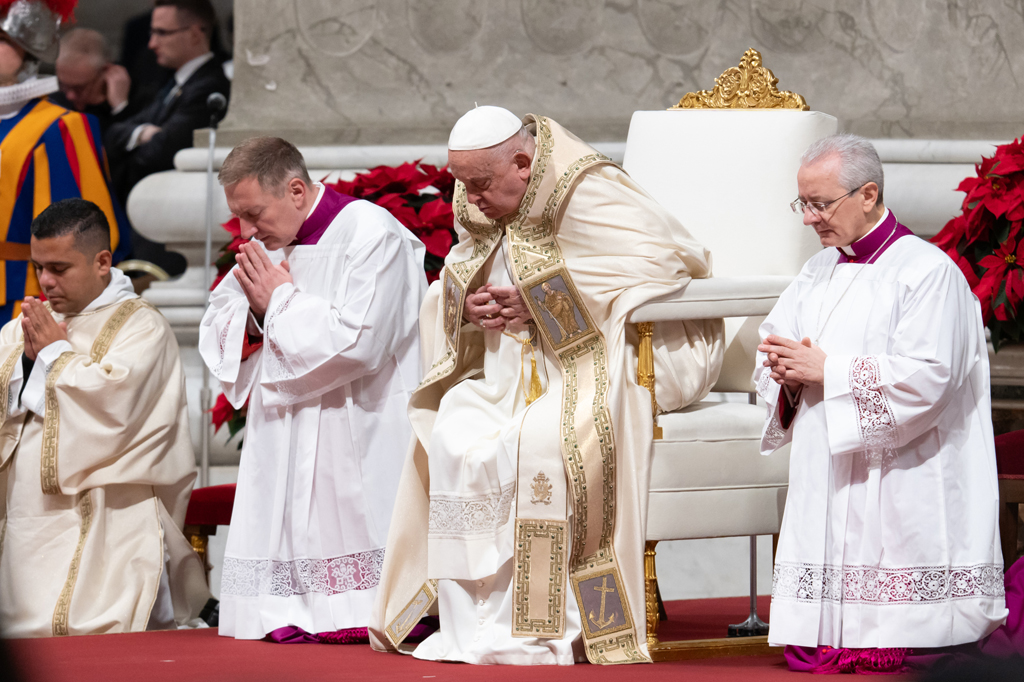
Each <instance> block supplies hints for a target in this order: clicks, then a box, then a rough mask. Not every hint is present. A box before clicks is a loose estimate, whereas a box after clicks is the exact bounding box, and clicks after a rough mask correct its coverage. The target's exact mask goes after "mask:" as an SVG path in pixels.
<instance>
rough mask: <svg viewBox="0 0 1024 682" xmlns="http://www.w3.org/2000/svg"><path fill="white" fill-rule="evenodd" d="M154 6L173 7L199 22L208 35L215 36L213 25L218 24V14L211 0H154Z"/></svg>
mask: <svg viewBox="0 0 1024 682" xmlns="http://www.w3.org/2000/svg"><path fill="white" fill-rule="evenodd" d="M153 6H154V7H173V8H175V9H176V10H178V11H179V12H181V13H183V14H185V15H187V16H188V18H189V19H191V20H192V21H194V22H195V23H197V24H199V28H201V29H202V31H203V33H205V34H206V36H207V37H211V36H213V27H214V26H215V25H216V24H217V14H216V12H214V11H213V5H211V4H210V0H154V2H153Z"/></svg>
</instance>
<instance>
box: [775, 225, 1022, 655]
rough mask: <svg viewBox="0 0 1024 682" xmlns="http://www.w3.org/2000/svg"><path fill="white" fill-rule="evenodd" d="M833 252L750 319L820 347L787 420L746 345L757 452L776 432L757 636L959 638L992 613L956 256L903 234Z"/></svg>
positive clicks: (982, 423) (931, 642) (999, 604)
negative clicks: (776, 469) (864, 258)
mask: <svg viewBox="0 0 1024 682" xmlns="http://www.w3.org/2000/svg"><path fill="white" fill-rule="evenodd" d="M890 225H895V219H892V220H891V222H890V223H885V224H882V226H881V227H879V230H883V231H885V232H886V234H888V233H889V226H890ZM901 229H902V228H901ZM839 258H840V252H839V251H838V250H837V249H825V250H823V251H822V252H821V253H819V254H817V255H815V256H814V257H813V258H811V259H810V260H809V261H808V262H807V264H806V265H805V266H804V268H803V270H802V271H801V272H800V275H799V276H798V277H797V278H796V280H795V281H794V282H793V283H792V285H790V287H789V288H788V289H787V290H786V291H785V292H784V293H783V294H782V296H781V297H780V299H779V302H778V304H777V305H776V307H775V309H774V310H773V311H772V313H771V314H770V315H769V316H768V318H767V319H766V320H765V322H764V324H763V325H762V326H761V337H762V338H764V337H766V336H767V335H769V334H776V335H778V336H782V337H786V338H789V339H794V340H797V341H799V340H800V339H801V338H803V337H810V338H811V339H812V340H815V342H816V343H817V344H818V345H820V346H821V348H822V349H823V350H824V351H825V353H826V354H827V356H828V357H827V359H826V361H825V380H824V386H805V387H804V388H803V392H802V396H801V400H800V404H799V405H798V411H797V412H796V415H795V418H794V419H793V420H792V423H791V425H789V428H785V427H784V426H783V425H782V423H781V422H780V418H779V414H780V412H779V401H780V399H781V400H786V399H787V398H786V397H785V394H783V395H782V397H781V398H780V387H779V386H778V385H777V384H776V383H775V382H773V381H771V380H770V378H769V371H768V370H767V369H765V368H763V367H762V365H761V363H762V362H763V361H764V359H765V357H764V355H763V354H760V355H759V356H758V366H757V370H756V371H755V379H757V380H758V392H759V393H760V395H761V396H762V397H763V398H764V399H765V400H766V401H767V403H768V406H769V413H768V419H767V420H766V423H765V430H764V438H763V441H762V453H763V454H769V453H771V452H772V451H774V450H775V449H777V448H778V447H780V446H782V445H783V444H785V443H788V442H790V441H792V451H791V455H790V483H789V495H788V498H787V502H786V511H785V516H784V518H783V522H782V529H781V535H780V540H779V545H778V553H777V556H776V563H775V576H774V585H773V590H772V618H771V630H770V633H769V642H770V643H771V644H774V645H783V644H791V645H799V646H805V647H814V646H817V645H826V646H832V647H844V648H888V647H915V648H916V647H943V646H950V645H956V644H962V643H966V642H974V641H976V640H978V639H980V638H982V637H984V636H985V635H987V634H988V633H990V632H991V631H992V630H994V629H995V628H996V627H998V626H999V624H1000V623H1002V621H1003V619H1004V618H1005V616H1006V609H1005V608H1004V605H1003V580H1002V563H1003V562H1002V556H1001V552H1000V546H999V532H998V527H997V518H998V517H997V514H998V502H999V494H998V489H997V484H996V469H995V466H996V463H995V451H994V445H993V437H992V424H991V417H990V414H991V412H990V410H991V406H990V396H989V363H988V352H987V350H986V345H985V333H984V327H983V325H982V319H981V311H980V307H979V305H978V302H977V299H976V298H975V297H974V296H973V294H972V293H971V290H970V288H969V287H968V285H967V282H966V280H965V279H964V277H963V275H962V274H961V272H960V270H959V269H958V268H957V266H956V264H954V263H953V261H952V260H950V259H949V257H948V256H946V255H945V254H943V253H942V252H941V251H940V250H939V249H937V248H935V247H934V246H932V245H930V244H928V243H927V242H925V241H923V240H921V239H919V238H917V237H915V236H913V235H909V234H908V235H907V236H903V237H902V238H898V239H896V240H895V241H894V242H893V243H892V246H891V247H889V248H888V249H887V250H884V252H882V253H881V255H880V256H878V257H877V260H876V261H875V262H873V263H872V264H857V263H846V262H843V263H837V261H838V260H839ZM830 273H831V277H830ZM830 279H831V281H830Z"/></svg>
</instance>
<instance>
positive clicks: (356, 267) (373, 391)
mask: <svg viewBox="0 0 1024 682" xmlns="http://www.w3.org/2000/svg"><path fill="white" fill-rule="evenodd" d="M220 181H221V184H223V185H224V189H225V193H226V195H227V200H228V206H229V207H230V208H231V211H232V212H233V213H234V214H235V215H237V216H238V218H239V220H240V222H241V229H242V236H243V237H246V238H253V237H254V239H253V240H252V241H250V242H249V243H247V244H245V245H243V246H242V250H241V253H240V254H239V255H238V258H237V260H238V264H237V265H236V266H235V267H234V268H233V269H232V270H231V272H230V273H228V275H227V276H226V277H225V278H224V280H223V281H222V282H221V283H220V284H219V285H218V286H217V288H216V289H215V290H214V291H213V294H212V296H211V299H210V308H209V310H208V311H207V313H206V315H205V316H204V318H203V323H202V327H201V329H200V340H199V348H200V351H201V352H202V355H203V359H204V360H205V361H206V363H207V365H208V366H209V367H210V369H211V371H212V372H213V375H214V376H215V377H216V378H217V379H218V380H219V381H220V383H221V386H222V387H223V389H224V393H225V395H226V396H227V398H228V400H229V401H230V402H231V404H232V405H234V406H236V407H240V406H241V405H243V404H244V403H245V402H246V400H248V401H249V412H248V424H247V427H246V433H245V440H244V445H243V448H242V458H241V464H240V467H239V472H238V489H237V493H236V497H235V506H234V510H233V512H232V523H231V528H230V531H229V534H228V542H227V551H226V555H225V559H224V566H223V577H222V579H221V580H222V582H221V609H220V633H221V634H222V635H227V636H234V637H237V638H240V639H258V638H261V637H263V636H265V635H267V634H271V633H275V632H277V633H278V635H275V636H274V637H273V638H274V639H279V640H285V641H296V640H295V635H296V633H298V635H300V636H302V637H312V638H316V637H317V636H319V635H321V634H323V636H324V637H325V638H327V640H328V641H337V638H338V637H341V638H342V639H344V638H345V637H346V636H347V635H348V634H352V633H351V632H350V631H355V630H356V629H358V628H365V627H366V626H367V624H368V622H369V619H370V609H371V607H372V605H373V603H374V600H375V596H376V589H377V584H378V581H379V579H380V570H381V565H382V563H383V560H384V544H385V540H386V536H387V529H388V524H389V523H390V520H391V509H392V506H393V505H394V500H395V490H396V488H397V485H398V475H399V471H400V469H401V462H402V460H403V458H404V455H405V452H406V450H407V448H408V442H409V436H410V433H411V431H410V427H409V420H408V417H407V416H406V406H407V404H408V400H409V394H410V393H411V391H412V390H413V389H414V388H415V387H416V385H417V383H418V382H419V378H420V366H419V342H418V337H417V315H418V312H419V306H420V302H421V300H422V299H423V294H424V292H425V289H426V278H425V276H424V273H423V255H424V249H423V245H422V244H421V243H420V242H419V240H417V239H416V238H415V237H414V236H413V235H412V234H411V233H410V232H409V231H408V230H406V229H405V228H404V227H403V226H402V225H401V224H400V223H399V222H398V221H397V220H395V219H394V218H393V217H392V216H391V214H390V213H388V212H387V211H386V210H384V209H382V208H380V207H378V206H375V205H374V204H371V203H369V202H367V201H362V200H356V199H353V198H352V197H348V196H345V195H342V194H339V193H337V192H335V191H333V190H331V189H329V188H327V187H325V186H324V185H322V184H320V183H313V182H312V181H311V180H310V178H309V174H308V173H307V171H306V167H305V162H304V161H303V158H302V155H301V154H300V153H299V152H298V150H297V149H296V148H295V147H294V146H293V145H291V144H290V143H288V142H286V141H285V140H281V139H280V138H253V139H250V140H247V141H245V142H243V143H242V144H240V145H239V146H237V147H235V149H233V150H232V151H231V153H230V154H229V155H228V157H227V158H226V159H225V161H224V164H223V166H222V167H221V171H220ZM278 631H280V632H278ZM339 631H343V632H340V633H339ZM282 633H284V634H282ZM332 638H333V639H332ZM355 638H356V639H358V636H355ZM363 638H364V641H365V631H364V633H363ZM300 641H301V640H300ZM305 641H309V640H308V639H307V640H305ZM321 641H323V640H321Z"/></svg>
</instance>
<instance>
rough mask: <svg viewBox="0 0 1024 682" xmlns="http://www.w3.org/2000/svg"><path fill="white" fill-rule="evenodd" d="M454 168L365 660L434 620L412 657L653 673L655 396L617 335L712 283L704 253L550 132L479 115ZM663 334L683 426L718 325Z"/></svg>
mask: <svg viewBox="0 0 1024 682" xmlns="http://www.w3.org/2000/svg"><path fill="white" fill-rule="evenodd" d="M448 148H449V157H448V158H449V164H450V168H451V170H452V174H453V175H454V176H455V177H456V179H457V180H458V183H457V185H456V191H455V201H454V211H455V216H456V229H457V230H458V231H459V238H460V239H459V243H458V245H457V246H455V247H454V248H453V249H452V251H451V253H450V254H449V256H448V258H447V259H446V262H445V269H444V273H443V276H442V278H441V280H440V281H439V282H437V283H436V284H435V285H433V286H432V288H431V290H430V292H429V293H428V295H427V298H426V300H425V301H424V305H423V310H422V313H421V318H420V327H421V332H422V341H423V359H424V368H425V369H426V378H425V379H424V381H423V383H422V384H421V385H420V387H419V388H418V389H417V391H416V393H415V394H414V396H413V399H412V402H411V404H410V417H411V419H412V422H413V429H414V430H415V432H416V437H417V438H416V441H415V442H414V444H413V449H412V452H411V455H410V457H409V459H408V460H407V462H406V467H405V471H404V473H403V478H402V484H401V487H400V489H399V495H398V501H397V504H396V508H395V509H396V511H395V515H394V520H393V522H392V528H391V532H390V534H389V536H388V555H387V557H386V559H385V565H384V575H383V577H382V580H381V594H380V600H381V601H380V604H379V606H378V608H377V610H376V612H375V614H374V621H373V625H372V626H371V643H372V644H373V645H374V647H375V648H378V649H389V650H391V649H395V648H397V647H398V646H399V645H401V644H402V642H403V641H407V640H406V637H407V636H408V634H409V633H410V632H411V631H412V629H413V627H414V626H415V625H416V623H417V622H418V621H419V620H420V618H421V617H423V616H424V615H426V614H428V613H431V612H432V608H433V607H432V604H433V603H434V602H435V599H436V602H437V605H436V608H437V611H436V612H437V613H438V616H439V619H440V630H439V631H438V632H436V633H435V634H433V635H431V636H430V637H429V638H428V639H427V640H426V641H424V642H423V643H422V644H420V645H419V646H418V648H417V649H416V650H415V653H414V655H415V656H416V657H418V658H424V659H431V660H449V661H465V662H469V663H502V664H519V665H527V664H572V663H573V662H574V661H577V660H581V659H582V660H586V659H588V658H589V660H590V661H592V662H595V663H630V662H643V661H648V660H649V658H648V656H647V639H646V634H645V625H646V618H645V616H644V590H643V528H644V524H645V516H646V494H647V482H648V475H649V455H650V448H651V437H652V428H651V395H650V393H649V392H648V391H647V389H645V388H643V387H642V386H640V385H638V384H637V382H636V356H635V350H634V349H635V346H634V344H635V342H636V338H635V334H636V333H635V331H634V330H633V328H632V327H633V326H632V325H627V324H625V319H626V315H627V314H628V313H629V312H630V311H631V310H632V309H633V308H635V307H636V306H637V305H639V304H641V303H643V302H644V301H646V300H650V299H651V298H654V297H656V296H659V295H663V294H667V293H670V292H672V291H675V290H677V289H678V288H679V287H681V286H683V285H685V283H686V282H688V281H689V278H691V277H708V276H710V270H711V262H710V254H708V252H707V251H706V250H704V248H702V247H701V246H700V244H698V243H697V242H696V241H695V240H693V239H692V237H690V235H689V234H688V233H687V232H686V230H685V229H684V228H683V226H681V225H679V223H678V222H677V221H676V220H675V219H674V218H673V217H672V216H671V215H670V214H669V213H668V212H667V211H666V210H664V209H663V208H662V207H660V206H659V205H658V204H657V203H656V202H655V201H654V200H653V199H651V197H650V196H649V195H647V194H646V193H645V192H644V191H643V189H642V188H640V187H639V186H638V185H637V184H636V183H635V182H633V181H632V179H631V178H630V177H629V176H628V175H626V174H625V173H624V172H623V171H622V170H621V169H620V168H618V167H617V166H615V165H614V164H613V163H612V162H611V160H610V159H608V158H607V157H605V156H604V155H602V154H600V153H598V152H597V151H596V150H594V149H593V148H592V147H590V146H589V145H587V144H586V143H584V142H583V141H582V140H580V139H579V138H577V137H575V136H574V135H573V134H572V133H570V132H569V131H567V130H565V129H564V128H562V127H561V126H559V125H558V124H557V123H556V122H555V121H552V120H551V119H548V118H545V117H543V116H533V115H529V116H527V117H525V118H524V119H523V120H522V121H521V120H520V119H519V118H518V117H516V116H515V115H514V114H512V113H511V112H509V111H507V110H505V109H501V108H498V107H479V108H477V109H474V110H472V111H471V112H469V113H468V114H466V115H465V116H463V117H462V118H461V119H460V120H459V121H458V122H457V123H456V125H455V127H454V129H453V130H452V134H451V137H450V139H449V145H448ZM663 331H664V333H665V334H667V335H668V336H667V337H661V336H658V335H657V334H656V337H655V349H656V362H657V366H658V370H657V376H658V377H659V379H663V380H664V381H665V382H666V383H665V385H664V386H661V385H659V388H658V398H659V400H664V402H665V406H666V408H667V409H675V408H677V407H681V406H682V405H685V404H687V403H690V402H692V401H694V400H697V399H699V398H700V397H701V396H703V395H705V394H706V393H707V392H708V390H709V389H710V387H711V385H712V384H713V383H714V381H715V379H716V378H717V376H718V370H719V367H720V365H721V358H722V324H721V321H720V320H717V321H714V320H712V321H707V322H699V323H686V324H684V323H678V324H675V325H672V324H667V325H665V326H664V329H663ZM664 338H671V341H672V343H673V344H674V345H673V346H672V349H671V350H670V349H669V346H668V345H667V344H666V343H664ZM662 389H664V390H665V393H662V392H661V391H662Z"/></svg>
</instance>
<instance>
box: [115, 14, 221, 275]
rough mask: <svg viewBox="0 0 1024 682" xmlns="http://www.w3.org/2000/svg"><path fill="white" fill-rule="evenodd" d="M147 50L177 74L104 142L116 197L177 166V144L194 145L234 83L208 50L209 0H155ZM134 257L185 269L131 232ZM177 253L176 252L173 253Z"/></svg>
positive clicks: (176, 269) (170, 271)
mask: <svg viewBox="0 0 1024 682" xmlns="http://www.w3.org/2000/svg"><path fill="white" fill-rule="evenodd" d="M154 4H155V6H154V8H153V17H152V21H151V24H150V34H151V35H150V39H149V49H151V50H152V51H153V52H154V53H155V54H156V60H157V63H159V64H160V65H161V66H164V67H168V68H171V69H174V77H173V78H171V79H170V81H168V83H167V85H165V86H164V88H163V89H162V90H161V91H160V92H159V93H157V96H156V98H155V99H154V100H153V102H152V103H151V104H150V105H149V106H148V107H146V108H145V109H143V110H142V111H140V112H138V113H137V114H135V115H134V116H131V117H130V118H129V119H127V120H126V121H123V122H120V123H115V124H114V125H112V126H111V127H110V129H109V130H108V131H107V133H106V136H105V138H104V141H105V143H106V148H107V155H108V157H109V158H110V166H111V175H112V176H113V180H114V189H115V191H116V192H117V195H118V198H120V199H121V201H122V202H125V203H126V204H127V200H128V193H129V192H130V191H131V189H132V187H134V186H135V185H136V183H138V182H139V181H140V180H142V178H144V177H146V176H147V175H150V174H152V173H156V172H157V171H162V170H170V169H171V168H173V167H174V155H175V153H176V152H177V151H178V150H179V149H184V148H186V147H191V146H192V133H193V131H194V130H196V129H197V128H205V127H206V126H208V125H209V123H210V111H209V109H208V108H207V106H206V98H207V97H209V96H210V94H212V93H214V92H220V93H222V94H224V95H225V96H227V95H228V94H229V90H230V87H231V83H230V81H228V79H227V77H226V76H225V75H224V70H223V68H222V66H221V64H220V62H219V61H218V60H217V59H216V58H215V57H214V54H213V52H211V51H210V37H211V36H212V35H213V29H214V23H215V20H216V16H215V15H214V11H213V7H212V6H211V5H210V2H209V0H156V2H155V3H154ZM133 244H134V245H135V249H134V252H133V256H134V257H136V258H141V259H143V260H148V261H150V262H153V263H156V264H157V265H160V266H161V267H163V268H164V269H165V270H167V271H168V274H171V275H175V274H179V273H180V272H183V271H184V269H185V263H184V259H183V258H169V257H168V256H171V255H172V254H167V253H166V252H165V251H164V250H163V248H162V246H160V245H156V244H153V243H152V242H149V241H148V240H146V239H145V238H143V237H141V236H140V235H138V234H133ZM173 255H176V254H173Z"/></svg>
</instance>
